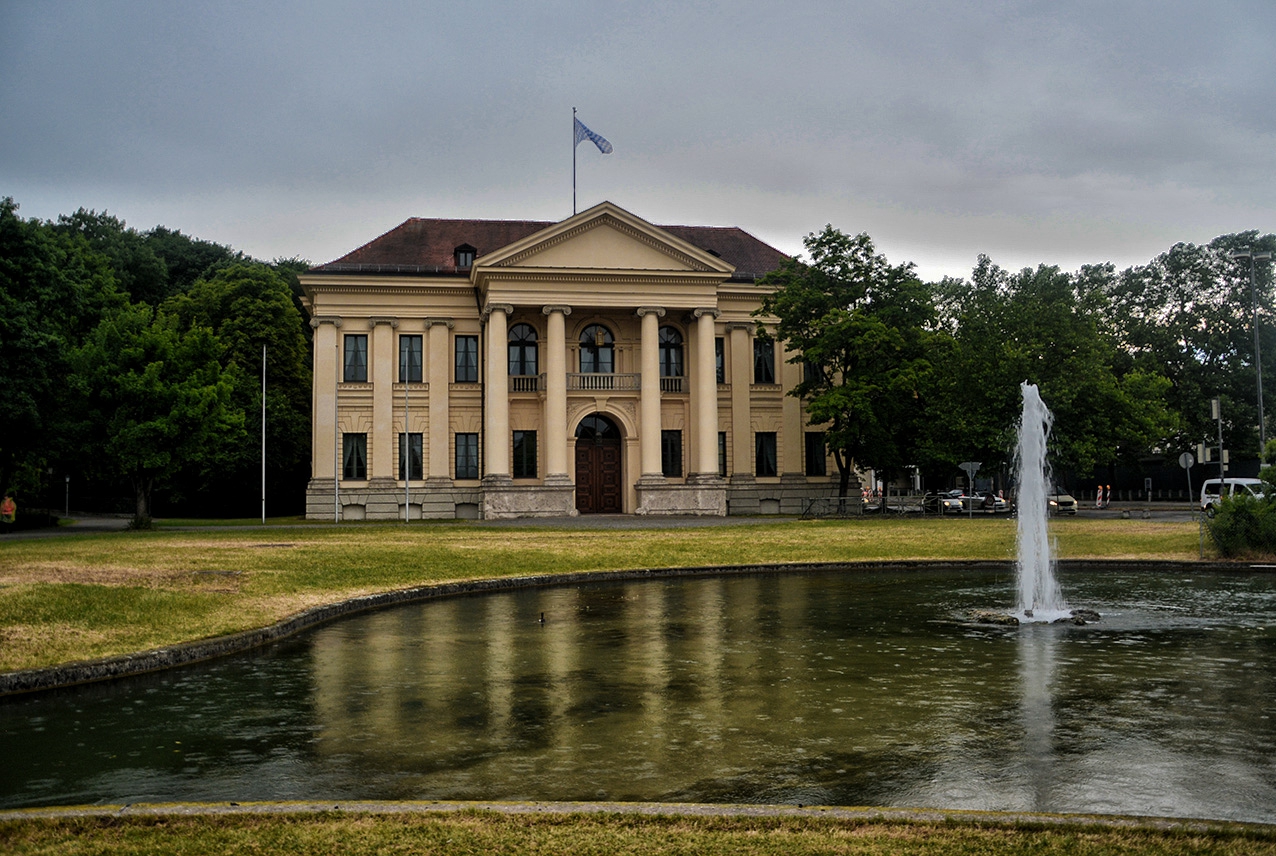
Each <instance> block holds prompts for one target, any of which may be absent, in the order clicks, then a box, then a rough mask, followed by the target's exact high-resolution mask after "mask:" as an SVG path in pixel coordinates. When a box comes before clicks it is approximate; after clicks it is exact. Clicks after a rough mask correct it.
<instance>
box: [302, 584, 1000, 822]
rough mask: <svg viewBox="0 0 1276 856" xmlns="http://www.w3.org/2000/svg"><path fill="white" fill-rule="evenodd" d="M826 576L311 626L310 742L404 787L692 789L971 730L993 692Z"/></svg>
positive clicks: (497, 602) (501, 599) (464, 792)
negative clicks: (965, 699)
mask: <svg viewBox="0 0 1276 856" xmlns="http://www.w3.org/2000/svg"><path fill="white" fill-rule="evenodd" d="M827 584H828V581H827V579H826V578H821V577H818V576H797V577H789V578H782V577H779V576H757V577H742V578H717V579H701V580H690V581H677V582H671V583H669V584H653V583H631V584H623V585H605V586H582V587H576V588H565V589H547V590H529V591H524V592H517V593H509V594H498V595H487V596H483V597H474V598H457V599H453V600H448V601H440V602H437V603H431V604H426V605H421V606H420V607H417V608H402V609H397V610H393V611H388V612H385V613H381V614H377V615H373V616H367V617H364V618H360V619H354V620H351V621H349V622H345V623H343V624H341V625H337V626H334V627H331V628H327V629H325V630H322V631H319V632H318V633H316V635H315V641H314V680H315V685H314V691H313V703H314V710H315V714H316V724H317V729H318V731H317V735H316V739H315V742H314V744H313V748H314V751H315V752H316V753H317V754H319V755H321V756H325V757H329V758H341V759H343V763H345V764H349V765H353V767H354V768H355V769H358V768H360V767H367V768H369V769H375V770H385V769H394V770H402V771H403V777H404V778H403V781H404V782H405V784H404V792H403V793H402V794H400V796H402V797H404V798H410V797H420V798H425V797H431V796H436V795H446V796H448V797H450V798H495V797H494V795H501V796H504V797H507V798H532V797H536V798H544V799H571V798H581V797H586V798H592V797H597V796H600V795H606V796H608V797H610V798H617V799H623V798H633V799H639V798H641V799H652V798H656V797H658V796H668V797H670V798H675V797H676V798H683V799H685V798H691V799H697V798H709V797H714V796H715V795H716V796H717V797H722V798H727V797H730V796H731V794H733V793H735V792H734V791H731V790H730V787H734V785H731V786H729V787H728V786H723V787H727V790H725V791H714V792H712V793H706V792H704V791H698V790H695V787H696V783H697V782H701V781H704V782H718V781H726V782H728V783H730V782H733V781H737V780H738V781H741V782H746V784H745V785H740V787H746V789H747V788H756V787H758V785H757V784H756V782H757V781H760V780H765V781H768V782H774V781H781V780H784V777H780V778H775V776H773V775H771V774H766V775H763V773H762V771H765V770H767V769H770V768H772V767H773V766H774V765H776V764H777V763H783V764H784V765H786V769H787V770H788V772H787V773H785V775H786V776H789V777H790V778H793V779H795V780H799V779H801V778H802V777H804V776H812V775H825V773H827V775H829V776H837V775H857V774H858V773H857V771H859V770H862V769H863V766H864V762H863V761H861V760H857V759H862V758H866V757H877V756H880V755H883V754H885V755H887V756H891V757H894V756H898V755H900V753H901V751H902V752H903V753H904V755H903V756H901V757H911V756H908V754H907V753H912V752H917V751H919V750H918V748H917V747H919V746H920V745H921V744H922V743H923V742H925V741H926V740H929V739H931V738H932V737H933V736H934V735H935V734H936V733H944V732H946V731H949V730H958V731H970V732H972V733H973V732H975V731H977V730H978V728H979V726H978V725H977V722H978V720H979V718H980V717H981V716H982V715H983V714H984V713H985V712H986V710H987V707H986V701H987V697H988V694H989V693H988V690H989V688H987V687H983V686H975V685H974V682H972V681H971V676H972V669H975V668H978V667H974V666H972V665H970V664H968V663H967V662H966V661H965V659H964V655H963V654H961V653H959V652H960V647H959V646H955V645H954V646H948V645H944V646H937V645H935V644H934V643H933V642H927V643H925V644H923V643H922V642H921V641H920V640H918V641H916V642H914V641H912V640H911V639H910V637H909V636H908V634H907V633H903V634H902V635H901V631H900V626H901V624H903V623H904V622H902V621H901V620H900V617H899V616H895V615H892V616H886V615H884V614H881V613H880V609H881V607H880V606H879V601H877V600H875V599H873V598H871V597H869V598H865V599H864V600H862V601H856V602H854V603H851V604H847V603H846V602H844V601H843V602H831V601H830V599H829V597H828V588H827ZM541 613H544V614H545V617H546V621H545V623H544V624H541V623H540V621H539V618H540V615H541ZM853 628H858V629H853ZM865 628H868V630H867V631H866V630H865ZM1001 653H1002V654H1003V655H1012V652H1011V651H1010V650H1009V649H1002V651H1001ZM1008 665H1009V666H1010V668H1008V669H996V670H994V671H995V672H996V673H997V674H1003V675H1007V676H1012V675H1013V663H1010V664H1008ZM1007 680H1010V681H1011V682H1013V678H1012V677H1007ZM981 683H982V682H981ZM972 691H973V692H974V694H975V695H974V697H972V699H971V700H970V701H969V703H966V704H963V705H959V710H958V712H957V713H955V714H951V717H952V718H951V719H950V720H945V719H943V718H942V717H937V715H936V712H937V707H941V706H942V707H944V708H947V707H948V706H949V704H950V703H951V702H952V700H953V698H954V697H955V696H961V695H963V694H967V693H970V692H972ZM992 695H993V696H994V697H1004V693H1002V692H1001V691H992ZM967 716H969V717H970V721H969V722H967V721H965V720H966V717H967ZM900 747H905V748H904V749H903V750H901V748H900ZM812 765H814V766H812ZM838 770H842V771H843V772H842V773H838V772H837V771H838ZM813 771H814V772H813ZM821 771H824V772H821ZM847 771H849V772H847ZM901 775H902V774H901ZM511 782H513V783H515V784H511ZM582 782H583V783H585V784H582ZM414 783H415V784H414ZM715 787H717V786H716V785H715ZM766 787H770V785H767V786H766ZM688 788H691V790H688ZM803 793H807V792H806V791H803ZM811 793H814V792H811ZM653 795H656V796H655V797H653ZM732 798H734V797H732ZM848 798H849V797H848Z"/></svg>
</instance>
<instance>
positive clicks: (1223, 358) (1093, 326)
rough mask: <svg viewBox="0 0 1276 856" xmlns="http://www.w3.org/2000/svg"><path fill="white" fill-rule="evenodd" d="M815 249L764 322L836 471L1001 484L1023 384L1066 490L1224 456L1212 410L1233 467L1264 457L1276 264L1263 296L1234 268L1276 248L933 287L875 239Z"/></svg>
mask: <svg viewBox="0 0 1276 856" xmlns="http://www.w3.org/2000/svg"><path fill="white" fill-rule="evenodd" d="M805 243H806V249H807V258H804V259H803V260H801V261H794V262H792V263H791V264H789V265H787V266H786V267H784V268H783V269H781V270H780V271H778V272H776V273H774V274H771V275H770V276H769V277H768V281H769V282H770V284H772V285H774V286H776V287H777V291H776V292H775V293H774V294H773V295H771V296H770V297H769V298H767V299H766V300H765V302H764V306H763V311H764V312H767V313H771V314H774V315H776V316H778V317H779V318H780V324H779V326H778V329H777V331H776V336H777V337H778V338H780V339H782V340H784V341H786V342H788V343H789V344H790V349H791V350H793V351H794V352H801V353H802V354H804V358H803V360H804V362H806V363H808V364H809V365H808V366H807V367H806V371H805V373H804V376H805V380H804V381H803V382H802V383H801V384H800V385H799V386H798V387H797V388H796V389H795V390H793V391H792V393H791V394H794V395H797V396H799V397H801V398H802V399H803V400H804V401H805V402H806V407H807V410H808V412H810V413H811V414H812V415H813V416H814V417H816V418H817V419H818V420H819V421H822V422H824V423H826V424H827V425H828V426H829V430H828V431H827V433H826V439H827V441H828V444H829V447H830V449H831V450H832V451H833V453H834V455H835V458H836V460H837V462H838V464H839V467H846V466H850V465H852V464H854V465H856V466H858V467H861V468H873V469H876V470H877V471H879V472H880V473H885V474H887V475H898V474H900V473H901V472H902V471H903V470H904V468H906V467H910V466H918V467H920V468H921V470H922V472H923V473H924V474H925V476H926V478H927V482H928V483H929V484H932V485H936V484H938V485H942V484H945V483H946V482H947V481H948V480H951V479H952V478H953V476H954V475H955V474H956V473H957V465H958V464H959V463H960V462H962V461H979V462H981V463H982V464H983V468H982V469H981V472H980V475H981V476H986V475H995V474H1000V475H1002V476H1003V477H1004V476H1005V475H1006V474H1008V472H1009V469H1010V464H1011V456H1012V450H1013V447H1014V443H1013V435H1014V432H1015V429H1016V425H1017V421H1018V417H1019V411H1020V389H1019V384H1020V383H1021V382H1022V381H1028V382H1030V383H1034V384H1036V385H1037V386H1038V387H1039V388H1040V391H1041V397H1042V399H1043V400H1044V401H1045V402H1046V404H1047V405H1048V406H1049V407H1050V408H1051V410H1052V411H1053V412H1054V416H1055V423H1054V433H1053V436H1052V443H1051V452H1052V456H1053V464H1054V466H1055V469H1056V473H1058V474H1060V475H1062V476H1063V477H1064V478H1065V479H1066V478H1067V477H1068V476H1069V475H1072V476H1089V475H1091V474H1095V473H1098V474H1102V473H1103V472H1105V471H1109V472H1110V471H1111V468H1114V467H1115V466H1116V465H1118V464H1126V465H1131V466H1135V467H1137V466H1140V465H1141V464H1142V465H1148V466H1151V465H1159V462H1160V461H1163V460H1166V459H1168V460H1170V461H1173V460H1175V459H1176V458H1177V456H1178V455H1179V453H1181V452H1183V451H1188V450H1192V449H1194V448H1195V446H1196V444H1197V443H1198V442H1201V441H1206V442H1210V443H1213V442H1216V439H1217V429H1216V427H1215V425H1214V423H1213V422H1212V421H1211V418H1210V406H1209V400H1210V399H1211V398H1214V397H1218V398H1220V399H1221V402H1222V412H1223V417H1224V422H1223V434H1224V441H1223V442H1224V446H1225V448H1228V449H1229V450H1230V451H1231V454H1232V456H1233V460H1238V459H1244V458H1248V459H1254V458H1257V457H1259V453H1260V449H1259V445H1260V443H1259V429H1258V392H1257V377H1256V374H1257V372H1256V366H1257V362H1256V360H1255V349H1256V345H1255V339H1254V306H1255V305H1256V306H1257V314H1258V319H1259V320H1258V329H1259V333H1260V346H1258V350H1259V351H1260V352H1261V354H1262V359H1263V369H1264V373H1265V374H1266V375H1267V376H1268V378H1271V379H1276V372H1274V371H1273V370H1274V369H1276V341H1274V340H1273V339H1274V336H1273V332H1274V331H1273V328H1272V325H1271V323H1270V310H1271V306H1272V300H1273V290H1272V276H1271V266H1270V265H1269V264H1268V263H1265V262H1263V263H1260V264H1258V265H1257V267H1256V268H1255V283H1256V288H1255V290H1254V292H1253V294H1251V290H1250V262H1249V260H1248V259H1246V258H1237V257H1236V255H1235V254H1236V252H1237V251H1238V250H1251V251H1252V252H1254V253H1261V252H1271V251H1273V250H1276V235H1270V234H1269V235H1262V236H1260V235H1259V234H1258V233H1257V232H1243V233H1239V234H1232V235H1224V236H1222V237H1219V238H1216V239H1215V240H1213V241H1211V242H1210V243H1209V244H1207V245H1204V246H1198V245H1194V244H1176V245H1175V246H1174V247H1172V248H1171V249H1170V250H1169V251H1168V252H1166V253H1163V254H1162V255H1160V256H1158V257H1157V258H1155V259H1153V260H1152V261H1150V262H1149V263H1147V264H1146V265H1140V266H1135V267H1131V268H1129V269H1127V270H1124V271H1120V272H1118V271H1117V270H1116V269H1115V268H1114V267H1113V266H1112V265H1110V264H1107V265H1092V266H1086V267H1083V268H1082V269H1081V270H1079V271H1077V272H1075V273H1067V272H1064V271H1061V270H1059V269H1058V268H1056V267H1050V266H1046V265H1041V266H1039V267H1037V268H1035V269H1032V268H1025V269H1024V270H1021V271H1018V272H1010V271H1006V270H1003V269H1001V268H999V267H997V266H996V265H995V264H993V262H992V261H991V260H990V259H988V258H987V257H986V256H981V257H980V258H979V261H978V264H977V265H976V266H975V268H974V271H973V272H972V275H971V277H970V279H969V280H965V279H945V280H943V281H942V282H939V283H934V284H929V285H928V284H924V283H922V282H920V281H919V280H918V279H917V277H916V276H915V274H914V273H913V268H912V265H911V264H902V265H891V264H889V263H888V262H887V261H886V259H885V258H884V257H883V256H880V255H878V254H877V253H876V251H875V250H874V247H873V244H872V241H871V240H870V239H869V237H868V236H867V235H862V234H861V235H859V236H856V237H854V238H852V237H849V236H847V235H845V234H844V233H842V232H840V231H838V230H837V229H834V228H833V227H832V226H827V227H825V229H824V230H822V231H821V232H819V233H813V234H811V235H808V236H807V238H806V242H805ZM1108 481H1111V479H1110V478H1109V479H1108Z"/></svg>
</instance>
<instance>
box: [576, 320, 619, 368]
mask: <svg viewBox="0 0 1276 856" xmlns="http://www.w3.org/2000/svg"><path fill="white" fill-rule="evenodd" d="M614 343H615V339H614V338H612V335H611V331H610V330H608V329H607V328H606V327H604V326H602V325H601V324H590V325H589V326H588V327H586V328H585V329H584V330H582V331H581V333H580V370H581V373H582V374H611V373H612V372H614V371H615V370H616V369H615V351H614V349H613V345H614Z"/></svg>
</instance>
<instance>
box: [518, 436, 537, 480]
mask: <svg viewBox="0 0 1276 856" xmlns="http://www.w3.org/2000/svg"><path fill="white" fill-rule="evenodd" d="M513 476H514V478H516V479H534V478H536V432H535V431H515V432H514V473H513Z"/></svg>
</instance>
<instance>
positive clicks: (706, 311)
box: [691, 306, 722, 318]
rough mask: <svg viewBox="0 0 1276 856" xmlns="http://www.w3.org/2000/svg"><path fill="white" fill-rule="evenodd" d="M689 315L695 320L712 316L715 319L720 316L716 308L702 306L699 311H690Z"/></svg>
mask: <svg viewBox="0 0 1276 856" xmlns="http://www.w3.org/2000/svg"><path fill="white" fill-rule="evenodd" d="M691 314H692V315H693V316H694V317H696V318H703V317H704V316H705V315H712V316H713V317H714V318H717V317H719V316H721V315H722V313H721V312H720V311H718V308H717V307H716V306H702V307H700V308H699V309H692V310H691Z"/></svg>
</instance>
